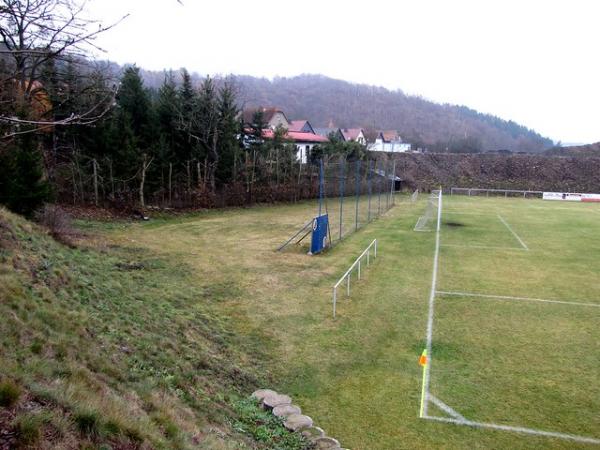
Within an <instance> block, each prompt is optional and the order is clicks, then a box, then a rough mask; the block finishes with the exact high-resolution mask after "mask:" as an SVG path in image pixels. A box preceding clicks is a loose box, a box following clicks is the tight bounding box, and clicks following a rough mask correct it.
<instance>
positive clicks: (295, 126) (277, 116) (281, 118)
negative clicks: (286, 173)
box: [243, 107, 329, 164]
mask: <svg viewBox="0 0 600 450" xmlns="http://www.w3.org/2000/svg"><path fill="white" fill-rule="evenodd" d="M257 111H259V112H261V113H262V120H263V122H264V126H265V128H263V130H262V133H261V134H262V138H263V139H273V137H274V134H275V130H276V129H277V127H279V126H281V127H282V128H285V130H286V132H285V135H284V138H285V139H286V140H288V141H291V142H293V143H294V145H295V146H296V159H297V160H298V161H300V162H301V163H302V164H306V163H307V162H308V160H309V158H310V153H311V151H312V149H313V147H314V146H315V145H319V144H321V145H322V144H325V143H326V142H329V139H328V138H327V137H324V136H321V135H319V134H317V133H315V130H314V128H313V127H312V125H311V124H310V122H309V121H308V120H288V118H287V117H286V115H285V114H284V112H283V111H282V110H280V109H278V108H272V107H271V108H253V109H246V110H244V111H243V119H244V123H245V126H248V127H250V126H252V125H253V123H252V122H253V121H254V118H255V115H256V113H257Z"/></svg>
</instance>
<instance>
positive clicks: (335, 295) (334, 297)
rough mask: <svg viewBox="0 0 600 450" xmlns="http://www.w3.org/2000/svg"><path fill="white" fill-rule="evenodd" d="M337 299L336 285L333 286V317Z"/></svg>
mask: <svg viewBox="0 0 600 450" xmlns="http://www.w3.org/2000/svg"><path fill="white" fill-rule="evenodd" d="M336 301H337V287H336V286H334V287H333V318H334V319H335V303H336Z"/></svg>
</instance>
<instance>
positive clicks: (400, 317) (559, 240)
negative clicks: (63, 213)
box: [107, 198, 600, 449]
mask: <svg viewBox="0 0 600 450" xmlns="http://www.w3.org/2000/svg"><path fill="white" fill-rule="evenodd" d="M361 205H362V203H361ZM577 206H580V207H581V208H580V209H578V208H577ZM593 206H594V205H592V207H593ZM329 207H330V208H333V206H332V205H330V206H329ZM592 207H590V205H563V204H560V205H556V204H548V203H544V202H541V201H536V200H512V199H508V200H505V199H489V200H487V199H479V198H478V199H470V200H469V199H465V198H453V199H448V202H447V211H448V213H447V214H445V215H444V221H445V222H460V223H462V224H463V225H464V226H453V225H445V226H444V229H443V231H442V242H443V243H444V242H446V243H448V244H454V245H487V246H497V247H507V249H502V248H500V249H485V250H484V249H470V248H461V247H443V249H442V256H441V271H440V282H439V283H440V284H439V289H445V290H472V291H475V292H486V291H489V292H492V293H500V294H504V295H519V296H537V297H550V298H566V299H569V298H579V299H587V300H589V299H594V298H596V299H597V298H600V292H599V289H598V286H597V284H595V283H593V282H590V280H591V279H592V278H590V275H591V273H592V272H594V271H597V268H598V266H597V262H596V261H595V257H594V256H593V255H594V252H593V251H590V250H592V249H594V248H595V247H594V246H595V245H596V243H593V244H590V243H589V242H588V243H583V242H581V241H579V242H577V243H575V244H573V243H572V242H571V241H572V239H574V238H575V239H576V238H578V237H579V236H581V237H587V238H588V239H589V238H590V237H591V238H593V237H594V236H595V234H594V232H593V231H592V230H594V229H597V228H594V227H597V225H596V224H597V218H596V220H595V221H594V219H593V218H594V217H595V216H594V214H597V211H596V209H593V208H592ZM423 208H424V200H422V201H420V202H419V203H418V204H416V205H413V204H411V203H410V202H408V201H407V200H406V198H399V199H398V205H397V206H396V207H395V208H394V209H392V210H390V211H389V212H388V213H386V214H385V215H384V216H383V217H381V218H380V219H378V220H376V221H374V222H372V223H371V224H370V225H369V226H368V227H366V228H364V229H362V230H359V231H358V232H357V233H355V234H353V235H350V236H348V238H347V239H346V240H344V241H343V242H342V243H341V244H339V245H337V246H336V247H334V248H333V249H332V250H331V251H328V252H327V253H325V254H323V255H321V256H319V257H312V258H311V257H308V256H306V255H305V254H304V252H303V251H299V250H296V251H293V250H291V251H288V252H284V253H275V252H273V249H274V248H276V247H277V245H278V244H280V243H281V242H283V241H284V240H285V239H286V238H287V237H288V236H290V235H291V234H292V233H293V232H294V231H295V230H296V229H297V228H298V227H299V226H300V225H302V224H303V223H305V222H306V221H307V220H308V219H310V218H311V217H312V216H314V215H315V204H314V203H307V202H305V203H302V204H299V205H280V206H277V207H258V208H253V209H250V210H228V211H220V212H208V213H204V214H202V215H199V216H191V217H186V218H179V219H174V220H172V219H169V220H165V221H162V220H158V221H154V223H146V224H134V225H128V226H126V227H125V228H115V227H111V229H110V230H107V234H108V236H110V239H112V240H114V241H116V242H119V243H120V244H121V245H134V246H140V247H143V248H146V249H150V250H151V251H152V252H155V253H157V254H161V255H162V257H164V258H167V259H169V260H177V261H180V262H181V263H182V264H186V265H188V266H189V267H191V270H192V271H193V272H194V273H195V274H196V276H197V279H198V282H199V283H203V282H205V280H209V279H210V280H212V283H213V284H214V285H219V286H221V287H222V288H221V291H220V292H221V293H222V296H221V299H220V301H219V303H218V308H219V309H220V310H221V311H223V312H224V313H225V314H227V315H228V316H230V317H231V318H232V320H234V322H235V323H236V329H237V330H238V331H239V332H241V333H243V334H247V335H248V336H255V335H256V334H257V333H258V334H260V335H266V336H269V337H270V338H271V340H272V342H274V345H273V347H272V348H270V349H269V361H270V365H269V367H268V368H266V370H267V371H268V372H269V373H270V374H271V375H272V377H273V379H275V380H277V383H276V385H275V386H274V387H275V388H278V389H281V390H284V391H286V392H288V393H290V394H292V395H293V396H294V397H295V398H296V399H297V400H298V402H299V404H300V405H301V406H302V407H303V409H304V411H305V412H306V413H307V414H310V415H311V416H313V417H314V418H315V420H316V422H317V423H318V424H319V425H320V426H323V427H324V428H325V429H326V430H327V432H328V433H330V434H331V435H333V436H336V437H338V438H339V439H340V440H341V441H342V443H343V445H345V446H347V447H350V448H355V449H398V448H467V447H472V448H535V447H539V448H573V447H576V446H577V444H575V443H572V442H567V441H561V440H555V439H548V438H540V437H532V436H524V435H514V434H510V433H506V432H499V431H490V430H477V429H469V428H466V427H465V428H462V427H456V426H453V425H445V424H439V423H430V422H425V421H423V420H420V419H418V418H417V416H418V408H419V392H420V369H419V367H418V365H417V358H418V355H419V354H420V352H421V350H422V348H423V346H424V343H425V341H424V338H425V326H426V315H427V298H428V291H429V286H430V280H431V265H432V256H433V243H434V242H433V240H434V234H433V233H415V232H413V231H412V229H413V227H414V224H415V222H416V219H417V217H418V216H419V215H420V214H421V213H422V210H423ZM563 208H564V209H563ZM592 209H593V210H592ZM584 210H585V211H584ZM361 211H362V210H361ZM465 211H467V212H470V213H472V214H468V215H462V216H461V215H460V214H459V213H460V212H465ZM498 213H500V214H501V215H502V217H503V218H504V219H505V220H506V221H507V222H508V223H509V224H510V225H511V227H512V228H513V229H514V230H515V231H516V232H517V233H518V234H519V235H520V236H521V237H522V239H523V240H524V241H525V242H526V243H527V244H528V245H529V246H530V248H531V250H530V251H529V252H527V251H524V250H523V249H522V248H521V247H520V245H519V243H518V241H516V240H515V238H514V236H513V235H512V234H511V233H510V232H509V231H508V230H507V229H506V227H505V226H504V225H503V224H502V223H501V222H500V221H499V219H498V217H497V214H498ZM479 214H481V215H479ZM374 237H377V238H378V239H379V250H380V252H379V255H380V257H379V258H378V260H377V262H376V263H375V265H374V266H373V267H372V268H371V269H369V270H368V271H367V272H366V273H365V279H364V280H363V281H361V282H360V283H354V284H353V289H352V297H351V298H350V299H348V300H346V299H341V300H340V303H339V304H338V318H337V319H336V320H333V319H332V318H331V286H332V285H333V283H334V282H335V280H336V278H337V277H338V276H339V275H341V273H343V272H344V270H345V269H346V268H347V267H348V265H349V264H350V263H351V262H352V261H353V259H354V258H355V257H356V255H357V254H358V253H360V251H361V250H362V249H363V248H364V247H365V246H366V245H367V244H368V243H369V242H370V241H371V240H372V239H373V238H374ZM596 242H597V241H596ZM539 252H542V253H539ZM525 274H526V275H525ZM585 280H587V282H586V281H585ZM460 302H461V300H458V299H455V300H447V301H446V300H445V299H440V300H439V301H438V308H439V315H436V322H435V330H436V331H435V333H434V355H433V357H434V361H436V362H435V363H434V366H433V367H434V370H433V373H432V383H433V385H432V389H434V390H437V391H439V394H440V396H441V397H444V396H446V395H448V399H447V400H448V403H450V404H451V406H453V407H455V408H456V409H458V410H459V411H461V412H463V414H465V415H467V416H468V417H470V416H469V414H471V413H472V414H473V416H472V417H470V418H472V419H473V420H496V421H502V423H507V424H514V425H522V426H535V427H540V428H543V429H550V430H552V429H553V428H554V425H555V424H556V423H557V422H560V423H561V426H560V427H558V428H559V429H558V430H557V431H565V432H571V433H578V432H579V433H584V432H585V433H587V434H590V433H591V434H592V435H593V434H594V433H593V431H594V428H595V427H596V428H597V422H595V421H594V420H588V419H591V418H593V417H594V414H596V417H597V415H598V414H597V413H598V405H597V402H596V401H595V400H591V401H589V402H588V403H587V404H582V400H581V399H583V397H584V396H585V393H587V394H588V395H592V397H590V398H593V396H594V395H596V391H594V390H593V389H592V390H589V388H588V387H589V385H590V384H593V379H592V378H591V376H592V374H593V373H594V374H596V376H597V374H598V364H597V358H596V357H595V353H593V351H591V350H594V349H593V345H592V344H591V343H593V342H595V341H596V340H597V337H598V335H597V332H595V331H594V330H593V329H591V328H589V327H588V325H589V324H591V323H594V318H591V317H588V318H587V319H586V320H585V321H584V322H582V326H583V324H587V325H585V327H584V328H583V329H585V330H586V331H585V332H582V331H581V330H580V331H579V332H577V333H575V334H573V335H570V334H569V332H570V331H573V330H574V329H575V328H577V325H573V324H577V323H578V322H577V317H578V316H572V315H570V314H567V315H566V316H561V315H560V313H557V312H556V310H554V311H549V310H546V312H545V313H544V315H541V312H537V311H534V312H528V308H529V309H531V308H532V306H525V308H524V309H518V308H519V307H520V306H521V305H516V304H515V305H513V304H508V305H496V304H495V303H493V302H488V303H485V302H483V303H482V302H481V301H480V300H471V301H470V302H466V303H465V302H464V301H463V303H462V307H461V303H460ZM468 305H470V308H469V306H468ZM495 306H497V307H495ZM465 308H466V310H465ZM535 308H542V307H541V306H537V307H534V310H535ZM506 309H509V310H511V311H510V314H509V315H508V316H507V317H512V315H516V316H517V317H523V319H522V321H523V322H524V324H527V326H524V327H521V328H520V329H518V330H514V332H513V333H512V334H511V333H509V334H508V335H507V334H506V330H510V329H511V328H510V326H507V327H506V329H502V330H498V332H497V333H489V332H488V331H489V330H488V327H489V326H491V325H493V324H494V323H503V321H504V320H508V323H510V319H506V317H505V316H503V314H504V312H503V311H504V310H506ZM468 313H470V314H473V315H475V318H474V320H470V317H471V316H469V314H468ZM492 313H495V316H494V315H493V314H492ZM556 314H558V316H556ZM577 314H579V315H581V314H582V313H581V312H579V313H577ZM584 316H585V314H584ZM494 317H495V318H494ZM541 317H545V318H546V322H544V321H542V320H541ZM484 318H487V321H486V320H483V319H484ZM584 318H585V317H584ZM557 321H559V322H560V323H562V322H565V324H563V328H560V327H559V326H558V322H557ZM544 323H545V324H546V325H544ZM566 323H568V324H569V325H567V324H566ZM514 326H515V327H517V323H516V322H515V323H514ZM544 326H548V327H551V328H549V329H548V330H552V331H545V332H544V331H540V327H544ZM466 328H469V329H470V330H471V331H470V332H469V333H466V332H464V330H465V329H466ZM461 332H462V334H461ZM553 333H554V334H553ZM486 336H487V338H486ZM586 338H587V339H588V340H587V341H586ZM530 340H531V341H530ZM586 342H587V344H586V345H583V344H584V343H586ZM557 343H558V344H557ZM570 343H571V344H572V345H571V344H570ZM529 344H531V346H529ZM578 344H582V345H578ZM590 346H591V347H590ZM575 347H579V348H578V349H577V348H575ZM528 348H529V349H533V354H534V355H535V357H533V356H532V355H530V354H529V352H528V350H527V349H528ZM553 351H556V353H554V354H553V353H552V352H553ZM586 353H587V356H586V357H583V356H584V355H585V354H586ZM512 355H514V357H511V356H512ZM495 356H498V358H497V359H496V358H494V357H495ZM590 358H591V359H590ZM507 361H508V364H507V365H505V363H506V362H507ZM527 361H529V363H528V362H527ZM533 361H536V362H537V363H540V364H541V362H548V365H546V366H544V367H542V366H539V365H535V366H534V365H533ZM569 361H571V362H569ZM571 363H572V365H570V364H571ZM435 364H437V366H436V365H435ZM446 364H447V365H448V366H447V367H446ZM452 364H454V366H452ZM561 364H563V365H562V366H561ZM565 365H566V366H565ZM436 367H437V368H438V369H439V371H438V370H436V369H435V368H436ZM519 367H530V368H531V371H530V372H527V371H521V370H520V369H519ZM561 367H562V369H561ZM565 367H570V368H569V369H568V370H565ZM459 369H461V370H462V371H463V372H460V371H459ZM484 369H485V373H489V374H490V376H487V377H485V378H483V377H479V376H478V375H477V374H478V373H480V372H481V371H483V370H484ZM559 369H560V370H559ZM504 371H508V372H507V374H508V375H506V376H503V375H502V374H503V373H504ZM555 371H558V372H557V373H559V376H558V377H555V378H553V379H550V378H548V379H547V380H546V381H545V383H548V384H549V385H556V386H560V387H561V388H560V389H559V390H560V393H557V394H555V395H553V396H552V395H546V396H544V395H538V394H540V392H542V391H543V389H542V388H541V387H540V386H541V385H540V384H538V383H539V382H540V377H541V375H542V374H544V373H546V374H547V373H551V372H552V373H554V372H555ZM582 372H585V373H587V375H584V374H583V373H582ZM580 373H582V377H580V378H579V380H580V381H582V383H581V384H576V383H570V382H569V383H567V380H568V379H569V378H570V377H575V376H577V375H578V374H580ZM454 374H456V375H457V376H455V377H452V376H451V375H454ZM494 374H496V376H494ZM586 376H589V377H590V378H586ZM523 377H525V378H526V379H527V380H529V381H527V382H525V381H522V380H521V378H523ZM511 381H514V384H511ZM552 383H554V384H552ZM473 385H476V386H479V388H478V389H473ZM542 385H543V384H542ZM533 386H537V388H536V389H533ZM567 386H569V387H567ZM577 386H578V387H577ZM596 386H597V384H596ZM484 387H485V392H486V394H485V395H482V389H483V388H484ZM520 389H526V390H529V391H528V393H522V392H521V391H520ZM569 389H575V391H576V392H578V393H577V395H575V394H573V395H575V396H574V397H572V400H573V403H572V404H573V405H576V406H575V407H565V406H564V405H565V403H564V400H565V395H567V396H568V393H569V392H570V391H569ZM473 395H477V396H478V397H477V398H471V396H473ZM519 399H521V400H519ZM527 402H531V403H530V404H528V405H527V406H526V403H527ZM539 402H541V403H542V405H540V406H539V407H538V406H537V405H538V403H539ZM577 405H579V406H582V407H583V408H587V410H586V411H580V410H579V409H578V407H577ZM511 406H516V409H518V411H516V412H513V408H512V407H511ZM496 413H497V414H496ZM525 417H527V419H526V420H524V421H520V419H521V418H525ZM576 422H586V424H585V425H581V424H580V425H577V426H573V427H571V425H573V424H576Z"/></svg>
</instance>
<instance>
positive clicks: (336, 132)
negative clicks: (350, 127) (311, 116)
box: [314, 127, 345, 141]
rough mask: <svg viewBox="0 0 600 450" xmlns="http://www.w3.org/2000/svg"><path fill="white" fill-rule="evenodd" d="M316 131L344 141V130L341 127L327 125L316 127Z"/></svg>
mask: <svg viewBox="0 0 600 450" xmlns="http://www.w3.org/2000/svg"><path fill="white" fill-rule="evenodd" d="M314 130H315V133H316V134H318V135H320V136H323V137H326V138H329V136H333V137H334V139H337V140H339V141H344V140H345V139H344V135H343V134H342V130H340V129H339V128H335V127H327V128H315V129H314Z"/></svg>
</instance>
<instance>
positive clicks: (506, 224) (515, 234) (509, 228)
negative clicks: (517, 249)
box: [498, 214, 529, 250]
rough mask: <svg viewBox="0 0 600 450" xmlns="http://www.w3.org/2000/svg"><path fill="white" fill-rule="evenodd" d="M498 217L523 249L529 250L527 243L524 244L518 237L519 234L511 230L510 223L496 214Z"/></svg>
mask: <svg viewBox="0 0 600 450" xmlns="http://www.w3.org/2000/svg"><path fill="white" fill-rule="evenodd" d="M498 219H500V221H501V222H502V223H503V224H504V226H505V227H506V228H508V231H510V232H511V233H512V234H513V236H514V237H516V238H517V241H519V244H521V245H522V246H523V248H524V249H525V250H529V247H527V245H525V242H523V240H522V239H521V238H520V237H519V235H518V234H517V233H515V232H514V231H513V229H512V228H511V227H510V225H509V224H508V223H506V220H504V219H503V218H502V216H501V215H500V214H498Z"/></svg>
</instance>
